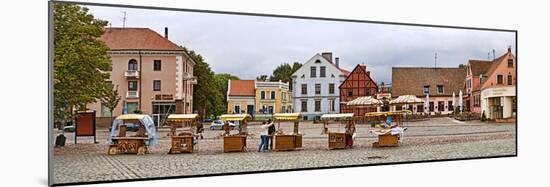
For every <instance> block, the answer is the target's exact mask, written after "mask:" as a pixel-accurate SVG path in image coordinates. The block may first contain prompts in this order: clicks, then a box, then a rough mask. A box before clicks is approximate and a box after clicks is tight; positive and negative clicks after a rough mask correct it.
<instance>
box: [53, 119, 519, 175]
mask: <svg viewBox="0 0 550 187" xmlns="http://www.w3.org/2000/svg"><path fill="white" fill-rule="evenodd" d="M321 126H322V124H313V123H311V122H304V123H302V124H301V126H300V130H301V132H302V133H303V134H305V135H304V138H303V149H302V150H300V151H289V152H275V151H272V152H269V153H258V152H257V145H258V143H259V141H258V140H259V138H258V137H257V135H253V136H251V137H249V138H248V140H247V141H248V152H245V153H223V140H222V139H220V138H218V135H219V133H221V131H211V130H209V129H206V130H205V133H204V139H202V140H200V141H199V143H198V145H199V147H198V152H195V153H193V154H176V155H172V154H167V152H168V149H169V146H170V140H169V139H168V136H167V133H168V131H167V130H166V129H161V130H159V132H157V134H158V135H159V140H158V144H157V145H156V146H155V147H153V148H152V149H150V153H149V154H146V155H107V154H106V153H107V147H108V143H107V136H108V131H106V130H99V131H98V138H97V141H98V143H96V144H93V143H92V140H91V138H79V140H78V144H77V145H75V144H74V136H73V133H65V135H66V136H67V138H68V139H67V144H66V145H65V147H60V148H55V149H54V150H55V152H54V159H53V162H54V163H53V164H54V181H55V182H56V183H71V182H86V181H106V180H124V179H137V178H149V177H166V176H184V175H200V174H215V173H230V172H243V171H265V170H280V169H296V168H311V167H327V166H342V165H358V164H375V163H388V162H405V161H421V160H437V159H456V158H469V157H486V156H499V155H514V154H516V141H515V138H516V134H515V128H516V126H515V125H514V124H490V123H485V122H479V121H471V122H459V121H455V120H452V119H450V118H433V119H430V120H427V121H419V122H409V123H406V124H405V126H407V127H408V130H407V131H406V134H405V136H404V137H403V139H402V143H401V144H400V146H399V147H392V148H373V147H372V146H371V145H372V143H373V142H375V141H376V137H375V136H374V135H372V134H369V133H368V130H369V128H370V125H363V124H358V125H357V127H358V130H357V134H358V135H357V139H356V140H355V142H354V149H347V150H327V148H328V141H327V136H326V135H321ZM207 127H208V126H206V128H207ZM291 128H292V125H291V124H281V129H283V131H285V132H291ZM259 130H260V128H259V126H257V125H255V124H251V125H250V126H249V132H250V133H252V134H258V132H259ZM330 130H331V131H338V130H343V125H331V128H330ZM58 133H60V132H57V133H56V134H58Z"/></svg>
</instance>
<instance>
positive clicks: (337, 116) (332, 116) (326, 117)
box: [321, 113, 353, 120]
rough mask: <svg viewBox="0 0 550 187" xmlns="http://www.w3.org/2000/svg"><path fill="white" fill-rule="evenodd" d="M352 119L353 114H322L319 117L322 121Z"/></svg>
mask: <svg viewBox="0 0 550 187" xmlns="http://www.w3.org/2000/svg"><path fill="white" fill-rule="evenodd" d="M351 118H353V113H343V114H323V115H322V116H321V119H322V120H331V119H351Z"/></svg>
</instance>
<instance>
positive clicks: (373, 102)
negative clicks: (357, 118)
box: [346, 96, 383, 106]
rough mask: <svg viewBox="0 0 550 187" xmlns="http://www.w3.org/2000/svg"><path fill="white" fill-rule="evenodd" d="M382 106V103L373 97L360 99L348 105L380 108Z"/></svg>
mask: <svg viewBox="0 0 550 187" xmlns="http://www.w3.org/2000/svg"><path fill="white" fill-rule="evenodd" d="M382 104H383V103H382V101H380V100H378V99H375V98H374V97H372V96H364V97H358V98H355V99H354V100H352V101H350V102H348V103H346V105H348V106H378V105H382Z"/></svg>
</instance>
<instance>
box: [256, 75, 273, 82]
mask: <svg viewBox="0 0 550 187" xmlns="http://www.w3.org/2000/svg"><path fill="white" fill-rule="evenodd" d="M269 78H270V77H268V75H260V76H257V77H256V80H258V81H267V80H269Z"/></svg>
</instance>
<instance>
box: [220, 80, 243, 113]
mask: <svg viewBox="0 0 550 187" xmlns="http://www.w3.org/2000/svg"><path fill="white" fill-rule="evenodd" d="M214 78H215V79H216V82H217V83H218V86H219V88H220V92H221V93H222V95H223V99H222V105H221V106H219V107H217V108H218V109H217V110H219V111H224V112H225V111H226V110H227V89H228V84H227V83H228V81H229V80H239V77H237V76H234V75H231V74H228V73H221V74H216V75H215V76H214Z"/></svg>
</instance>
